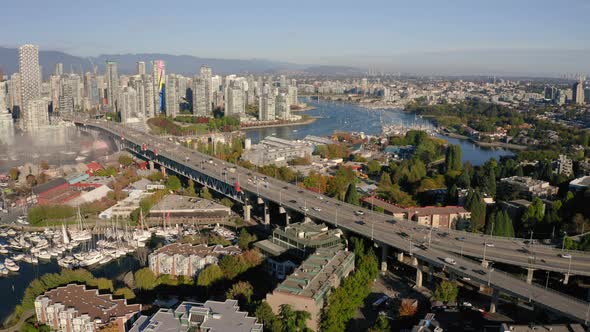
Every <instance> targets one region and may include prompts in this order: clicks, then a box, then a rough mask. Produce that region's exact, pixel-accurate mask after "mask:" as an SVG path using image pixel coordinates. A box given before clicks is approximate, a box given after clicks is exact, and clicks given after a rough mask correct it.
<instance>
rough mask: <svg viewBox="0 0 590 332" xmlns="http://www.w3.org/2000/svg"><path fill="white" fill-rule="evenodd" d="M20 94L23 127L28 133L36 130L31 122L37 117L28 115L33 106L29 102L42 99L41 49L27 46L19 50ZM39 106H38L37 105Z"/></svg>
mask: <svg viewBox="0 0 590 332" xmlns="http://www.w3.org/2000/svg"><path fill="white" fill-rule="evenodd" d="M18 57H19V73H20V93H21V103H22V104H21V119H23V120H25V121H21V127H22V129H23V130H25V131H28V130H31V129H32V128H36V127H35V125H36V122H35V123H33V122H29V121H30V120H32V119H34V118H35V116H33V115H27V112H29V111H30V107H31V105H29V102H30V101H32V100H35V99H39V98H40V97H41V68H40V66H39V47H38V46H36V45H31V44H26V45H22V46H21V47H19V49H18ZM35 106H37V105H35Z"/></svg>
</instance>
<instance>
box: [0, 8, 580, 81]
mask: <svg viewBox="0 0 590 332" xmlns="http://www.w3.org/2000/svg"><path fill="white" fill-rule="evenodd" d="M589 14H590V1H589V0H559V1H556V0H534V1H533V0H531V1H529V0H493V1H492V0H469V1H467V0H446V1H444V0H411V1H410V0H403V1H397V0H386V1H381V0H365V1H359V0H356V1H346V0H339V1H338V0H336V1H334V0H314V1H308V0H296V1H284V0H283V1H281V0H273V1H266V0H263V1H260V0H249V1H234V0H221V1H211V0H206V1H201V0H191V1H174V0H158V1H152V0H144V1H131V0H117V1H114V0H101V1H84V0H82V1H80V0H71V1H63V0H53V1H47V0H38V1H27V0H19V1H3V3H2V9H1V10H0V20H1V22H2V34H1V36H0V45H3V46H16V45H18V44H22V43H26V42H31V43H36V44H39V45H41V48H42V49H54V50H61V51H65V52H68V53H71V54H74V55H98V54H105V53H108V54H112V53H144V52H149V53H156V52H160V53H170V54H188V55H195V56H201V57H220V58H242V59H244V58H266V59H273V60H284V61H290V62H296V63H309V64H347V65H356V66H366V65H371V64H372V65H380V66H390V65H392V66H395V63H396V62H398V63H399V62H403V61H408V60H411V59H412V58H413V55H414V54H422V55H423V54H430V56H425V57H423V58H424V59H423V60H422V61H426V63H425V65H436V64H437V62H436V58H437V55H435V54H441V53H443V54H457V53H463V52H465V53H469V54H478V55H477V56H475V57H474V58H473V57H472V58H470V59H471V60H467V61H468V62H469V61H476V62H478V63H479V65H481V63H485V62H486V61H487V60H485V59H486V53H487V51H489V50H492V51H498V50H501V51H502V52H512V51H514V50H516V51H518V52H521V53H522V52H526V51H531V50H533V51H534V52H537V53H538V52H543V53H545V52H547V54H556V53H559V54H561V53H564V52H565V53H567V52H570V51H574V52H579V51H580V50H588V49H590V33H589V32H590V19H589ZM586 53H587V52H586ZM581 58H582V59H586V60H581V61H585V62H586V64H582V65H581V67H583V68H580V70H585V69H587V68H588V62H589V61H590V60H589V59H588V57H585V56H583V57H581ZM400 59H406V60H400ZM433 59H435V60H433ZM496 60H497V59H496ZM502 61H507V62H508V63H507V65H510V64H511V63H510V56H507V57H506V58H505V59H503V60H502ZM568 61H569V60H565V62H568ZM417 65H420V64H417ZM554 69H555V70H563V68H554ZM574 69H575V68H574Z"/></svg>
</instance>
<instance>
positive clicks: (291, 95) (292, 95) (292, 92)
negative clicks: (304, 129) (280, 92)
mask: <svg viewBox="0 0 590 332" xmlns="http://www.w3.org/2000/svg"><path fill="white" fill-rule="evenodd" d="M297 98H298V97H297V86H295V85H289V87H288V88H287V102H288V103H289V106H291V105H298V104H299V101H298V100H297Z"/></svg>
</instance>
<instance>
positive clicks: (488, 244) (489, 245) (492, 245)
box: [486, 243, 495, 248]
mask: <svg viewBox="0 0 590 332" xmlns="http://www.w3.org/2000/svg"><path fill="white" fill-rule="evenodd" d="M486 247H490V248H493V247H495V245H494V244H493V243H486Z"/></svg>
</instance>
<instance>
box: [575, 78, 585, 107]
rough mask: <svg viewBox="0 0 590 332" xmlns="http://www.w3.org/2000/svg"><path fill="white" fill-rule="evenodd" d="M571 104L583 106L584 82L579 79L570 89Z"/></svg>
mask: <svg viewBox="0 0 590 332" xmlns="http://www.w3.org/2000/svg"><path fill="white" fill-rule="evenodd" d="M572 91H573V93H572V103H573V104H578V105H583V104H584V81H583V80H582V78H581V77H580V79H579V80H578V81H577V82H576V83H574V85H573V87H572Z"/></svg>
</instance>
